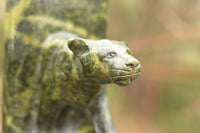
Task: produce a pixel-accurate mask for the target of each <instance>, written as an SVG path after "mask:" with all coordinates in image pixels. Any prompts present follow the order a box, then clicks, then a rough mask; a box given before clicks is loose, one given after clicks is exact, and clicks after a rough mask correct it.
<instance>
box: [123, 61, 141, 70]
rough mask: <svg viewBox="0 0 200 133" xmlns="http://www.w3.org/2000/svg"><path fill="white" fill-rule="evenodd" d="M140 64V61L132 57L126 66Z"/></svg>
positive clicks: (133, 66) (132, 66)
mask: <svg viewBox="0 0 200 133" xmlns="http://www.w3.org/2000/svg"><path fill="white" fill-rule="evenodd" d="M139 64H140V62H139V61H138V60H137V59H132V60H131V61H129V62H128V63H127V64H126V66H128V67H131V68H135V67H136V66H138V65H139Z"/></svg>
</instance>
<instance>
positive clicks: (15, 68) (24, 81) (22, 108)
mask: <svg viewBox="0 0 200 133" xmlns="http://www.w3.org/2000/svg"><path fill="white" fill-rule="evenodd" d="M107 9H108V2H107V0H7V11H6V21H5V45H6V50H5V51H6V56H5V76H4V94H3V99H4V102H3V115H4V120H3V124H4V125H3V131H4V133H94V132H96V133H114V132H115V130H114V126H113V123H112V119H111V115H110V112H109V107H108V103H107V100H106V95H105V89H104V87H103V85H104V84H107V83H115V84H118V85H120V86H125V85H128V84H129V83H131V82H132V80H134V79H136V78H137V77H138V76H139V74H140V71H141V66H140V64H139V61H138V60H137V59H135V58H134V57H133V56H132V54H131V52H130V50H129V49H128V47H127V45H126V44H125V43H124V42H119V41H112V40H107V39H101V38H105V36H106V18H107ZM83 38H88V39H83ZM92 39H100V40H92Z"/></svg>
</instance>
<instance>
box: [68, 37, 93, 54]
mask: <svg viewBox="0 0 200 133" xmlns="http://www.w3.org/2000/svg"><path fill="white" fill-rule="evenodd" d="M68 47H69V49H71V50H72V52H73V53H74V55H75V56H81V55H82V54H84V53H87V52H89V51H90V49H89V47H88V46H87V44H86V43H85V41H84V40H81V39H72V40H69V41H68Z"/></svg>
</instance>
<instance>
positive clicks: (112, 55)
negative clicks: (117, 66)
mask: <svg viewBox="0 0 200 133" xmlns="http://www.w3.org/2000/svg"><path fill="white" fill-rule="evenodd" d="M116 55H117V53H116V52H109V53H108V54H107V55H106V56H105V58H108V59H111V58H113V57H115V56H116Z"/></svg>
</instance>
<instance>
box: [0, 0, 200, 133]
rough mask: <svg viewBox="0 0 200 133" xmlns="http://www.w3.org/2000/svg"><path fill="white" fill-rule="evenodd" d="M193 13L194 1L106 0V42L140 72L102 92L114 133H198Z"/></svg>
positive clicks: (199, 52) (199, 79)
mask: <svg viewBox="0 0 200 133" xmlns="http://www.w3.org/2000/svg"><path fill="white" fill-rule="evenodd" d="M4 5H5V1H4V0H0V88H2V72H3V69H2V68H3V67H2V66H3V65H2V60H3V52H4V48H3V17H4ZM199 7H200V1H199V0H166V1H164V0H110V11H109V24H108V38H109V39H113V40H123V41H126V42H128V45H129V47H130V48H131V50H132V52H133V55H134V56H135V57H136V58H138V59H139V60H140V61H141V63H142V66H143V71H142V74H141V76H140V77H139V78H138V79H137V80H136V81H135V82H133V83H132V84H131V85H129V86H127V87H118V86H116V85H109V87H108V97H109V101H110V108H111V111H112V116H113V120H114V123H115V128H116V131H117V132H118V133H200V8H199ZM1 94H2V93H1ZM0 119H1V117H0Z"/></svg>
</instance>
